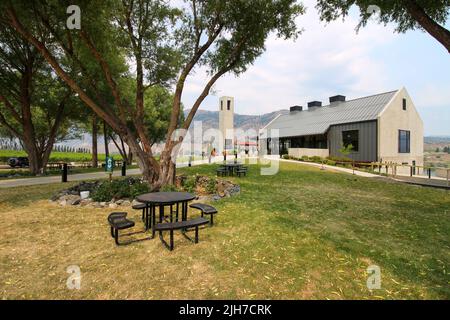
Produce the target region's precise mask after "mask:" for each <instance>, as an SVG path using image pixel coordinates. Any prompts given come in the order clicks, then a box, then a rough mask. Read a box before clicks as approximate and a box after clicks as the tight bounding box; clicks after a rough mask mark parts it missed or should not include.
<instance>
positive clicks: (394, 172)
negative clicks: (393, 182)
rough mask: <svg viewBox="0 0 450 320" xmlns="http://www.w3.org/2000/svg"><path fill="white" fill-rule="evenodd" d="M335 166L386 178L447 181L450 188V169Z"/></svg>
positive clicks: (357, 164) (362, 164)
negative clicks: (365, 170)
mask: <svg viewBox="0 0 450 320" xmlns="http://www.w3.org/2000/svg"><path fill="white" fill-rule="evenodd" d="M335 163H336V164H341V165H344V166H347V167H349V168H352V169H360V168H364V169H367V171H368V172H370V173H378V174H383V175H386V176H392V177H394V178H395V177H396V176H410V177H426V178H428V179H431V178H439V179H443V180H446V181H447V186H450V168H439V167H431V166H414V165H410V164H397V163H379V162H370V163H367V162H353V163H352V162H350V161H345V162H344V161H335Z"/></svg>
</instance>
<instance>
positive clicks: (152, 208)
mask: <svg viewBox="0 0 450 320" xmlns="http://www.w3.org/2000/svg"><path fill="white" fill-rule="evenodd" d="M195 197H196V196H195V195H194V194H192V193H189V192H151V193H145V194H141V195H140V196H137V197H136V200H137V201H139V202H142V203H144V204H145V205H146V207H145V209H144V210H145V214H144V223H145V228H146V230H148V229H149V228H151V226H152V224H153V225H155V222H156V221H155V220H156V209H157V208H159V223H162V222H163V220H164V219H165V215H164V207H167V206H169V207H170V215H169V218H170V222H173V215H175V221H178V219H179V214H180V213H181V220H182V221H186V220H187V211H188V203H189V202H190V201H192V200H194V199H195ZM174 208H175V210H174ZM153 233H154V231H153ZM153 236H154V234H153Z"/></svg>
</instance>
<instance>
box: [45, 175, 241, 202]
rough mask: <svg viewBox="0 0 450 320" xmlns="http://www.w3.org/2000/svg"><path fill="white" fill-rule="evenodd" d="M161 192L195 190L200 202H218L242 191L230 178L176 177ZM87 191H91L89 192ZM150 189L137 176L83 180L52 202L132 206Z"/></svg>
mask: <svg viewBox="0 0 450 320" xmlns="http://www.w3.org/2000/svg"><path fill="white" fill-rule="evenodd" d="M161 191H186V192H191V193H195V194H196V195H197V200H198V201H217V200H220V199H222V198H224V197H231V196H234V195H237V194H239V193H240V186H239V185H236V184H233V183H232V182H230V181H228V180H223V179H217V178H214V177H207V176H200V175H196V176H185V175H181V176H177V177H176V180H175V185H172V186H166V187H164V188H162V189H161ZM87 192H88V193H87ZM147 192H149V186H148V184H147V183H145V182H143V181H142V180H140V179H137V178H126V179H117V180H113V181H112V182H109V181H93V182H84V181H83V182H81V183H79V184H77V185H75V186H72V187H70V188H68V189H64V190H61V191H59V192H57V193H56V194H54V195H53V196H52V197H51V199H50V201H51V202H53V203H55V204H58V205H60V206H68V205H71V206H86V207H89V208H105V207H108V208H111V209H116V208H118V207H120V206H122V207H129V206H131V205H134V204H136V203H138V202H137V201H136V200H134V198H135V197H136V196H138V195H140V194H143V193H147Z"/></svg>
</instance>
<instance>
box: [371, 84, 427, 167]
mask: <svg viewBox="0 0 450 320" xmlns="http://www.w3.org/2000/svg"><path fill="white" fill-rule="evenodd" d="M403 98H405V99H406V110H403ZM399 130H409V131H410V140H411V144H410V153H399V152H398V131H399ZM377 148H378V161H383V162H394V163H398V164H402V163H408V164H412V161H414V160H415V161H416V165H417V166H422V165H423V121H422V119H421V117H420V115H419V113H418V112H417V109H416V107H415V106H414V103H413V101H412V99H411V97H410V96H409V94H408V92H407V91H406V89H405V88H403V89H401V90H399V92H397V94H396V95H395V96H394V97H393V98H392V101H391V102H390V103H389V104H388V105H387V106H386V108H385V109H384V110H383V111H382V112H381V113H380V115H379V117H378V146H377Z"/></svg>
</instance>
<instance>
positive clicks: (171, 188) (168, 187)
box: [160, 184, 180, 192]
mask: <svg viewBox="0 0 450 320" xmlns="http://www.w3.org/2000/svg"><path fill="white" fill-rule="evenodd" d="M160 191H161V192H176V191H180V190H178V188H177V186H175V185H173V184H166V185H165V186H162V187H161V189H160Z"/></svg>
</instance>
